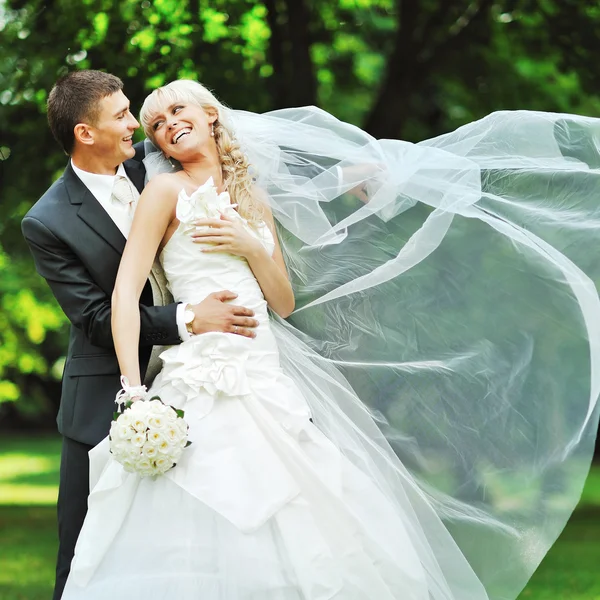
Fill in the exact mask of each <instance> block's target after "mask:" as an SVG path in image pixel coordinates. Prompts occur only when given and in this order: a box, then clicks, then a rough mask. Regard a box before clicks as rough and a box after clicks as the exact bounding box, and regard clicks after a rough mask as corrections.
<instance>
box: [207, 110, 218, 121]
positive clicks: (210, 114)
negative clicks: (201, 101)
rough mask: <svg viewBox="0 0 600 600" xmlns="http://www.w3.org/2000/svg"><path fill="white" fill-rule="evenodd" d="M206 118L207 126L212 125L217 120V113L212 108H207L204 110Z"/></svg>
mask: <svg viewBox="0 0 600 600" xmlns="http://www.w3.org/2000/svg"><path fill="white" fill-rule="evenodd" d="M206 117H207V119H208V124H209V125H212V124H213V123H214V122H215V121H216V120H217V119H218V118H219V113H217V111H216V110H214V109H213V108H209V109H208V110H206Z"/></svg>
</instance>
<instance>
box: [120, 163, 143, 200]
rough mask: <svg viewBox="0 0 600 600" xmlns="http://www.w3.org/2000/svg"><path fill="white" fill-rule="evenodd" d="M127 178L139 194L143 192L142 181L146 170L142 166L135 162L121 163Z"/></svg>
mask: <svg viewBox="0 0 600 600" xmlns="http://www.w3.org/2000/svg"><path fill="white" fill-rule="evenodd" d="M123 166H124V167H125V172H126V173H127V177H129V179H131V181H132V183H133V185H135V187H136V188H137V190H138V192H139V193H140V194H141V193H142V191H143V190H144V179H145V177H146V169H145V168H144V165H143V164H142V163H140V162H138V161H136V160H126V161H125V162H124V163H123Z"/></svg>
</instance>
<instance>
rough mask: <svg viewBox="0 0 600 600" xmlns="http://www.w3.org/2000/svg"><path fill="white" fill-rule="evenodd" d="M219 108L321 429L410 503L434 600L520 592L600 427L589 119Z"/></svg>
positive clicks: (596, 180) (291, 350) (571, 496)
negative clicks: (443, 123) (400, 128)
mask: <svg viewBox="0 0 600 600" xmlns="http://www.w3.org/2000/svg"><path fill="white" fill-rule="evenodd" d="M221 118H222V120H224V121H227V122H228V124H229V125H231V127H232V129H233V130H234V131H235V134H236V137H237V139H238V140H239V142H240V143H241V145H242V147H243V149H244V151H245V152H246V153H247V155H248V157H249V159H250V162H251V163H252V165H253V168H254V169H255V172H256V178H257V184H258V185H259V186H260V187H262V188H263V189H264V190H266V192H267V193H268V196H269V200H270V204H271V208H272V210H273V213H274V215H275V217H276V220H277V223H278V233H279V237H280V241H281V245H282V249H283V252H284V255H285V258H286V264H287V267H288V270H289V273H290V276H291V279H292V282H293V286H294V290H295V295H296V310H295V312H294V313H293V314H292V315H291V317H290V318H289V319H288V320H287V321H283V320H280V319H275V322H274V328H275V331H276V334H277V337H278V344H279V348H280V352H281V355H282V364H283V366H284V368H285V370H286V372H287V373H288V374H289V375H290V376H291V377H293V379H294V380H295V382H296V383H297V384H298V386H299V387H300V388H301V390H302V392H303V394H304V395H305V397H306V399H307V400H308V402H309V403H310V406H311V410H312V412H313V415H314V420H315V423H316V424H317V426H318V427H319V428H320V429H321V430H322V431H323V432H324V433H326V434H327V436H328V437H329V438H330V439H331V440H332V441H333V442H334V443H335V444H336V445H337V447H338V448H339V449H340V451H341V452H342V453H343V454H344V455H345V456H346V457H347V458H348V459H349V460H351V461H352V462H353V463H354V464H355V465H356V466H358V467H359V468H360V469H361V470H363V471H364V472H365V473H367V474H368V475H369V476H370V477H371V479H372V480H373V482H374V484H375V485H377V486H378V488H379V489H380V490H382V491H383V492H384V493H385V495H386V496H387V497H388V499H389V500H390V502H391V503H392V505H393V506H394V507H396V508H397V510H398V511H399V512H402V513H403V514H404V515H406V527H407V529H408V531H409V533H410V536H411V540H412V543H413V545H414V547H415V548H416V549H417V551H418V554H419V557H420V559H421V563H422V565H423V567H424V570H425V573H426V577H427V580H428V585H429V589H430V594H431V598H435V599H438V598H443V599H451V598H452V599H455V600H471V599H473V600H475V599H478V600H479V599H483V598H490V599H494V600H507V599H513V598H515V597H516V596H517V595H518V593H519V591H520V590H521V589H522V588H523V586H524V585H525V583H526V581H527V579H528V578H529V577H530V576H531V574H532V572H533V571H534V570H535V568H536V567H537V565H538V564H539V562H540V561H541V559H542V558H543V556H544V554H545V553H546V552H547V550H548V548H549V547H550V546H551V544H552V543H553V542H554V540H555V539H556V537H557V536H558V534H559V533H560V531H561V530H562V528H563V527H564V525H565V523H566V521H567V519H568V518H569V516H570V514H571V513H572V511H573V509H574V507H575V505H576V503H577V501H578V499H579V496H580V493H581V490H582V487H583V484H584V480H585V477H586V475H587V472H588V469H589V466H590V462H591V457H592V453H593V448H594V440H595V436H596V431H597V426H598V403H597V400H598V393H599V386H600V380H599V376H600V347H599V341H600V301H599V298H598V292H597V286H598V283H599V282H600V261H599V260H598V248H600V170H598V168H599V167H600V151H599V148H600V121H598V120H595V119H589V118H584V117H578V116H573V115H561V114H549V113H535V112H525V111H519V112H499V113H494V114H492V115H490V116H488V117H486V118H485V119H482V120H481V121H477V122H474V123H471V124H469V125H466V126H464V127H462V128H460V129H458V130H457V131H455V132H453V133H449V134H447V135H443V136H441V137H438V138H435V139H432V140H428V141H425V142H422V143H420V144H416V145H414V144H410V143H406V142H401V141H395V140H375V139H373V138H372V137H370V136H369V135H368V134H366V133H365V132H363V131H361V130H360V129H358V128H356V127H354V126H351V125H348V124H346V123H342V122H340V121H338V120H337V119H335V118H334V117H332V116H331V115H329V114H327V113H325V112H323V111H321V110H319V109H316V108H301V109H286V110H281V111H275V112H272V113H267V114H263V115H256V114H253V113H247V112H242V111H227V112H226V113H225V114H223V115H221ZM157 158H158V160H157ZM146 162H147V168H148V171H149V174H150V175H152V174H153V173H155V172H157V170H158V169H159V167H160V162H161V161H160V158H159V157H158V154H153V155H150V156H149V157H148V158H147V159H146ZM358 190H363V191H364V192H365V193H366V196H367V198H368V201H367V202H363V201H361V200H360V199H359V198H358V194H357V193H356V192H357V191H358Z"/></svg>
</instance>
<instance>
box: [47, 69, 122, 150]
mask: <svg viewBox="0 0 600 600" xmlns="http://www.w3.org/2000/svg"><path fill="white" fill-rule="evenodd" d="M122 89H123V82H122V81H121V80H120V79H119V78H118V77H116V76H115V75H111V74H110V73H103V72H102V71H92V70H83V71H72V72H71V73H67V74H66V75H64V76H63V77H61V78H60V79H59V80H58V81H57V82H56V83H55V84H54V87H53V88H52V90H51V91H50V94H49V96H48V103H47V108H48V123H49V125H50V129H51V130H52V134H53V135H54V137H55V138H56V141H57V142H58V143H59V144H60V145H61V146H62V148H63V150H64V151H65V152H66V154H68V155H71V154H72V153H73V148H74V146H75V134H74V133H73V130H74V129H75V125H77V123H82V122H87V123H90V124H92V125H93V124H94V123H95V121H96V120H97V118H98V113H99V104H98V103H99V102H100V100H102V98H106V97H107V96H111V95H112V94H114V93H116V92H118V91H119V90H122Z"/></svg>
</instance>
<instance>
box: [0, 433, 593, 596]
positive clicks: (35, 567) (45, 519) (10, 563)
mask: <svg viewBox="0 0 600 600" xmlns="http://www.w3.org/2000/svg"><path fill="white" fill-rule="evenodd" d="M1 444H2V445H1V450H0V532H1V534H0V599H1V600H49V598H50V597H51V592H52V585H53V580H54V560H55V553H56V544H57V537H56V524H55V520H56V517H55V503H56V490H57V481H58V467H59V454H60V441H59V440H58V439H57V438H56V437H54V436H52V437H37V438H30V437H28V438H11V439H8V440H2V443H1ZM599 571H600V467H595V468H594V469H593V470H592V472H591V474H590V477H589V479H588V482H587V485H586V487H585V490H584V493H583V496H582V499H581V502H580V505H579V508H578V510H577V511H576V512H575V514H574V515H573V517H572V519H571V520H570V521H569V524H568V525H567V527H566V528H565V530H564V531H563V533H562V535H561V536H560V538H559V540H558V542H557V543H556V544H555V546H554V547H553V548H552V550H551V551H550V553H549V554H548V556H547V557H546V558H545V559H544V561H543V562H542V564H541V566H540V568H539V569H538V570H537V572H536V573H535V575H534V576H533V578H532V579H531V581H530V582H529V585H528V586H527V587H526V588H525V590H524V591H523V593H522V594H521V596H520V600H600V576H599ZM373 600H376V599H373Z"/></svg>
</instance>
